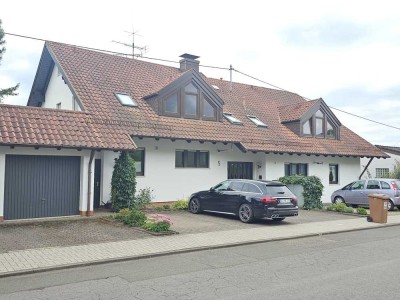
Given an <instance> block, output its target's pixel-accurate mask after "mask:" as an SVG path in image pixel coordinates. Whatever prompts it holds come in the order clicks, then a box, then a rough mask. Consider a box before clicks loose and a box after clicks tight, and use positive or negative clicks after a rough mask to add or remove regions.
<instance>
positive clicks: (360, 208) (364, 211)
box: [357, 207, 368, 216]
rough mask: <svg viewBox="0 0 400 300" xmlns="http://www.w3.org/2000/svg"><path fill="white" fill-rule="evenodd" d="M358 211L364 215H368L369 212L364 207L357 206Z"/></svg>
mask: <svg viewBox="0 0 400 300" xmlns="http://www.w3.org/2000/svg"><path fill="white" fill-rule="evenodd" d="M357 213H358V214H359V215H363V216H366V215H368V212H367V210H366V209H365V208H364V207H357Z"/></svg>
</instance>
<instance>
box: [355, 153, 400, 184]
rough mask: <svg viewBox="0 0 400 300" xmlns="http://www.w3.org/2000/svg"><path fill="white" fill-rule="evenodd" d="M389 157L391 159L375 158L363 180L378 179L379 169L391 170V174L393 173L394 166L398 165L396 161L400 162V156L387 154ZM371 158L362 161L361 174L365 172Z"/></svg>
mask: <svg viewBox="0 0 400 300" xmlns="http://www.w3.org/2000/svg"><path fill="white" fill-rule="evenodd" d="M386 154H387V155H389V156H390V158H386V159H384V158H380V159H378V158H374V159H373V160H372V162H371V163H370V165H369V166H368V171H366V172H365V173H364V174H363V176H362V177H363V178H376V177H377V174H376V171H377V170H376V169H378V168H381V169H382V168H383V169H389V172H392V171H393V169H394V166H395V165H396V160H397V161H400V155H395V154H391V153H386ZM369 160H370V159H369V158H362V159H361V172H362V171H363V170H364V168H365V166H366V165H367V164H368V162H369Z"/></svg>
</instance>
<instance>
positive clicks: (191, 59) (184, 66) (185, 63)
mask: <svg viewBox="0 0 400 300" xmlns="http://www.w3.org/2000/svg"><path fill="white" fill-rule="evenodd" d="M179 57H182V59H181V60H180V61H179V64H180V70H181V72H185V71H187V70H190V69H195V70H196V71H197V72H199V64H200V62H199V61H198V60H196V59H198V58H200V56H196V55H192V54H188V53H185V54H182V55H181V56H179Z"/></svg>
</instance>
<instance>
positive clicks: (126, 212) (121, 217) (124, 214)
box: [114, 208, 131, 222]
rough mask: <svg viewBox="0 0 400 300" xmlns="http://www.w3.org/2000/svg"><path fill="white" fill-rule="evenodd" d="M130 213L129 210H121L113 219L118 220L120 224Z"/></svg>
mask: <svg viewBox="0 0 400 300" xmlns="http://www.w3.org/2000/svg"><path fill="white" fill-rule="evenodd" d="M130 213H131V210H130V209H129V208H123V209H121V210H120V211H119V212H118V213H116V214H115V216H114V219H117V220H120V221H121V222H122V221H123V220H124V219H125V218H126V217H127V216H128V215H129V214H130Z"/></svg>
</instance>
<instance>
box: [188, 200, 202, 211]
mask: <svg viewBox="0 0 400 300" xmlns="http://www.w3.org/2000/svg"><path fill="white" fill-rule="evenodd" d="M189 211H190V212H191V213H192V214H199V213H200V212H201V207H200V201H199V199H197V198H192V199H191V200H190V202H189Z"/></svg>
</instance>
